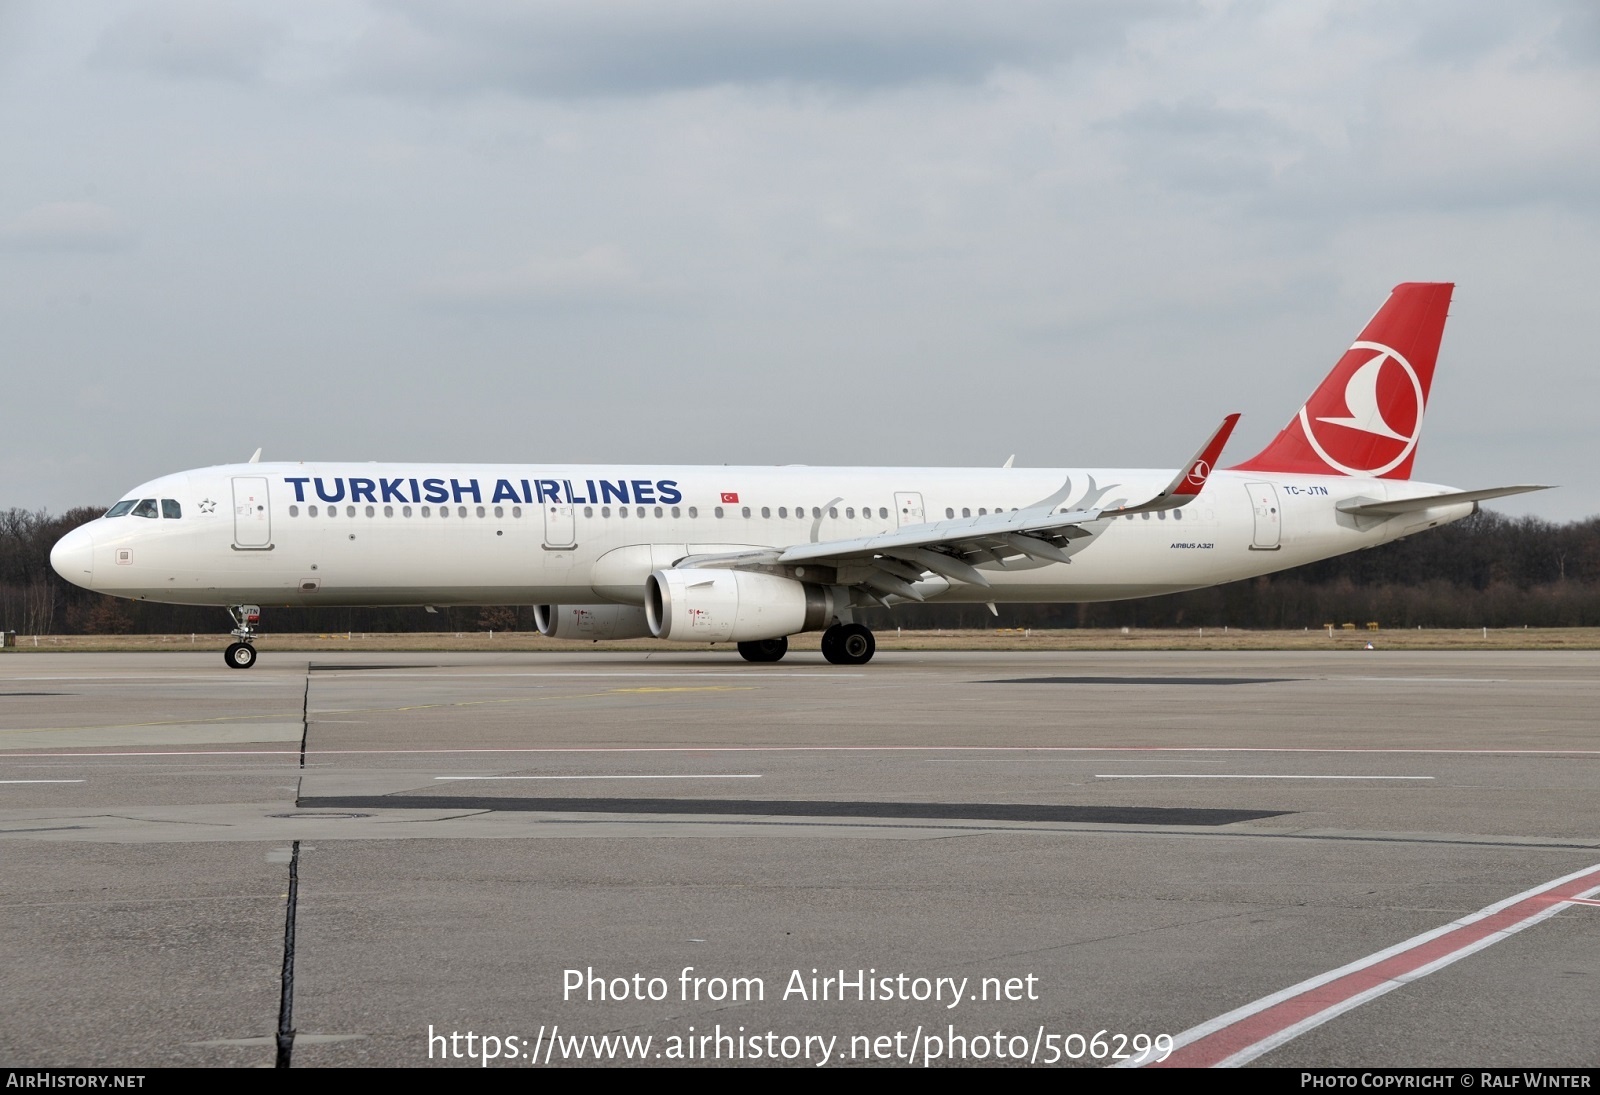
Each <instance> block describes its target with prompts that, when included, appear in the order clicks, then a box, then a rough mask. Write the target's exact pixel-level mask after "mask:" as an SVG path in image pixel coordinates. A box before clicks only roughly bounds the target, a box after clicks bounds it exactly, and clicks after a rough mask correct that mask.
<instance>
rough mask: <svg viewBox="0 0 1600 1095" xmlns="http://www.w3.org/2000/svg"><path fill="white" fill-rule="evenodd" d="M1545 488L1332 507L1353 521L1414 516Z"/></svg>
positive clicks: (1357, 501)
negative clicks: (1461, 503)
mask: <svg viewBox="0 0 1600 1095" xmlns="http://www.w3.org/2000/svg"><path fill="white" fill-rule="evenodd" d="M1549 489H1550V488H1549V487H1548V486H1534V485H1525V486H1516V487H1486V488H1484V489H1483V490H1456V491H1446V492H1445V493H1443V494H1429V495H1424V496H1423V497H1421V498H1396V499H1393V500H1391V501H1387V502H1362V501H1361V500H1360V499H1356V498H1352V499H1351V500H1350V501H1348V502H1341V503H1339V505H1338V506H1337V507H1336V508H1337V509H1338V510H1339V511H1340V512H1341V513H1351V514H1354V515H1355V516H1357V517H1398V516H1399V515H1400V514H1402V513H1416V512H1417V511H1418V510H1425V509H1433V508H1434V507H1435V506H1453V505H1455V504H1456V503H1458V502H1485V501H1488V500H1489V499H1490V498H1504V497H1506V496H1507V495H1511V494H1527V493H1528V492H1529V491H1535V490H1549Z"/></svg>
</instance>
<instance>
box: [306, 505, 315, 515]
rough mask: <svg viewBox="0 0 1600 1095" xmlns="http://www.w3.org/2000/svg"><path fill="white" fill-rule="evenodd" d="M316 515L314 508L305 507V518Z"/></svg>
mask: <svg viewBox="0 0 1600 1095" xmlns="http://www.w3.org/2000/svg"><path fill="white" fill-rule="evenodd" d="M316 515H317V507H316V506H307V507H306V516H307V517H315V516H316Z"/></svg>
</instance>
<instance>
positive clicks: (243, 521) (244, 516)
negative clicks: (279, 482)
mask: <svg viewBox="0 0 1600 1095" xmlns="http://www.w3.org/2000/svg"><path fill="white" fill-rule="evenodd" d="M233 546H234V547H235V548H237V549H239V550H241V551H265V550H267V549H269V548H271V547H272V508H271V506H270V504H269V503H268V500H267V481H266V479H265V478H264V477H260V476H254V475H252V476H239V477H237V478H235V479H234V481H233Z"/></svg>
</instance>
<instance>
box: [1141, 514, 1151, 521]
mask: <svg viewBox="0 0 1600 1095" xmlns="http://www.w3.org/2000/svg"><path fill="white" fill-rule="evenodd" d="M1139 516H1140V517H1142V518H1144V519H1145V520H1146V521H1148V520H1150V514H1149V513H1141V514H1139Z"/></svg>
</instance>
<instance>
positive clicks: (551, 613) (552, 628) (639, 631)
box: [533, 605, 650, 640]
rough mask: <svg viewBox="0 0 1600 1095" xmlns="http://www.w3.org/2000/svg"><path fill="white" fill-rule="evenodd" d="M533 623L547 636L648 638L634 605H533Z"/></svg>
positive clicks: (645, 623) (639, 610) (646, 626)
mask: <svg viewBox="0 0 1600 1095" xmlns="http://www.w3.org/2000/svg"><path fill="white" fill-rule="evenodd" d="M533 625H534V626H535V627H537V628H538V629H539V634H541V635H543V636H544V637H545V638H547V639H593V640H599V639H648V638H649V637H650V624H649V622H648V621H646V620H645V617H644V609H642V608H640V607H639V606H638V605H534V606H533Z"/></svg>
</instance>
